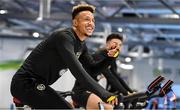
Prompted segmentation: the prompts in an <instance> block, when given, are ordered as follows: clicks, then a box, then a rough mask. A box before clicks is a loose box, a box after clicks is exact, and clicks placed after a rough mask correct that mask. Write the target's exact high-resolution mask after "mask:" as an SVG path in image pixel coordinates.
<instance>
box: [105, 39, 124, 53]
mask: <svg viewBox="0 0 180 110" xmlns="http://www.w3.org/2000/svg"><path fill="white" fill-rule="evenodd" d="M106 48H108V49H114V48H116V49H117V50H119V52H121V50H122V41H121V40H119V39H116V38H114V39H111V40H109V41H107V43H106Z"/></svg>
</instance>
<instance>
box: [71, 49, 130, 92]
mask: <svg viewBox="0 0 180 110" xmlns="http://www.w3.org/2000/svg"><path fill="white" fill-rule="evenodd" d="M92 56H93V58H94V60H96V61H97V62H101V61H103V60H104V59H105V58H106V57H105V49H101V50H99V51H97V52H96V53H95V54H92ZM80 62H81V63H82V64H83V66H84V68H86V71H88V73H89V74H90V76H91V77H92V78H93V79H95V80H96V81H98V79H97V76H98V75H100V74H101V73H102V74H103V75H104V76H105V77H106V79H107V81H108V83H109V84H110V85H111V86H112V87H113V88H114V89H115V90H116V91H118V92H120V93H122V94H123V95H128V91H130V92H132V90H131V89H130V88H129V87H128V86H127V84H126V83H125V82H124V81H123V80H122V79H121V78H120V77H119V76H118V75H117V72H116V70H115V69H117V67H115V66H116V64H115V60H113V62H111V64H110V65H109V67H108V68H105V69H103V70H101V71H96V70H95V69H93V67H91V66H90V65H88V64H87V62H86V60H85V59H84V58H82V57H80ZM86 89H87V88H86V87H84V86H83V85H82V84H81V83H79V82H78V81H76V82H75V85H74V87H73V90H74V91H85V90H86Z"/></svg>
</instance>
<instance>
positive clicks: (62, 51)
mask: <svg viewBox="0 0 180 110" xmlns="http://www.w3.org/2000/svg"><path fill="white" fill-rule="evenodd" d="M94 12H95V8H94V6H92V5H88V4H80V5H77V6H74V7H73V11H72V27H71V28H67V29H63V30H57V31H55V32H53V33H52V34H51V35H50V36H49V37H47V38H46V39H45V40H44V41H42V42H41V43H40V44H39V45H38V46H37V47H36V48H35V49H34V50H33V51H32V52H31V54H30V55H29V56H28V57H27V59H26V60H25V61H24V63H23V65H22V66H21V67H20V68H19V69H18V71H17V72H16V74H15V75H14V77H13V79H12V82H11V94H12V95H13V97H15V98H17V99H19V100H20V101H21V102H22V103H24V104H27V105H29V106H30V107H32V108H49V109H50V108H59V109H61V108H62V109H70V108H72V107H71V106H70V104H69V103H68V102H67V101H66V100H65V99H64V98H63V97H60V96H59V95H58V94H57V93H56V91H55V90H54V89H53V88H51V87H50V85H51V84H53V83H54V82H55V81H56V80H57V79H58V78H60V77H61V76H62V75H63V73H62V72H65V71H66V70H67V69H69V70H70V71H71V73H72V74H73V76H74V77H75V78H76V80H77V81H78V82H79V83H83V84H84V85H85V86H88V87H89V89H90V90H91V91H92V92H93V93H95V94H97V95H98V96H99V97H101V98H102V99H103V100H104V101H107V100H108V101H109V100H110V99H111V100H110V102H113V103H112V104H114V103H115V102H116V100H117V99H116V97H115V96H114V95H113V94H112V93H109V92H108V91H106V90H105V89H103V88H102V87H101V86H100V85H99V84H98V83H96V81H95V80H93V79H92V78H91V77H90V76H89V75H88V73H87V72H86V71H85V69H84V68H83V67H82V65H81V63H80V61H79V57H83V58H85V59H86V61H87V63H88V64H89V65H92V66H93V67H94V68H95V69H96V70H99V69H103V68H106V67H107V66H108V65H109V64H110V62H112V61H113V60H114V59H115V58H114V57H113V56H114V54H115V53H116V52H117V48H112V49H110V50H107V51H106V53H105V56H106V58H105V59H104V60H103V61H102V62H98V63H96V62H95V61H94V60H93V58H92V57H91V56H89V54H88V50H87V47H86V44H85V42H84V40H85V39H87V38H88V37H89V36H91V35H92V33H93V31H94V28H95V21H94V15H93V13H94ZM112 96H114V97H113V98H112ZM109 98H110V99H109Z"/></svg>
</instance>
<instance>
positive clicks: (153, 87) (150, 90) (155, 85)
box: [118, 76, 168, 102]
mask: <svg viewBox="0 0 180 110" xmlns="http://www.w3.org/2000/svg"><path fill="white" fill-rule="evenodd" d="M164 79H165V78H164V77H162V76H158V77H157V78H156V79H155V80H153V81H152V82H151V83H150V84H149V86H148V88H147V91H145V92H139V93H135V94H132V95H129V96H122V95H118V100H119V101H120V102H126V101H133V100H135V99H138V98H140V97H150V96H151V95H153V94H154V93H155V92H156V91H158V90H159V89H160V88H161V87H160V84H161V83H162V81H164ZM167 87H168V86H167Z"/></svg>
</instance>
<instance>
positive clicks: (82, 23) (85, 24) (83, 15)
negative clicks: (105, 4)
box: [75, 11, 95, 36]
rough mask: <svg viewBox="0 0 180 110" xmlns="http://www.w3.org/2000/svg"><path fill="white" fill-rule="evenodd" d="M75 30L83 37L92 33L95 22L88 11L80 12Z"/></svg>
mask: <svg viewBox="0 0 180 110" xmlns="http://www.w3.org/2000/svg"><path fill="white" fill-rule="evenodd" d="M75 20H76V22H77V23H76V25H75V27H76V29H77V30H78V31H79V33H81V34H82V35H83V36H90V35H92V33H93V32H94V28H95V20H94V15H93V14H92V13H91V12H90V11H82V12H80V13H79V14H78V15H77V16H76V18H75Z"/></svg>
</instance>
